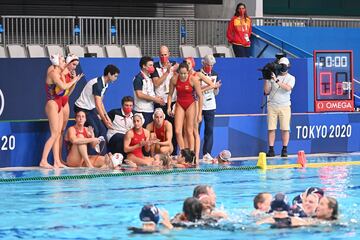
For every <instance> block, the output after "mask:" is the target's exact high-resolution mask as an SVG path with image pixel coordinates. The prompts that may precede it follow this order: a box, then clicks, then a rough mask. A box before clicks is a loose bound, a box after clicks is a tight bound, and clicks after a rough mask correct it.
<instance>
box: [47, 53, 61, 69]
mask: <svg viewBox="0 0 360 240" xmlns="http://www.w3.org/2000/svg"><path fill="white" fill-rule="evenodd" d="M60 56H61V55H60V54H59V53H56V54H53V55H51V56H50V61H51V64H52V65H54V66H59V65H60Z"/></svg>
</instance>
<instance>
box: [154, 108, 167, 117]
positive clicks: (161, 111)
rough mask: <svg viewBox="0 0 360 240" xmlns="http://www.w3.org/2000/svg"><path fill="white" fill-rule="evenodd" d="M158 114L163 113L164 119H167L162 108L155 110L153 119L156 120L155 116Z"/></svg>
mask: <svg viewBox="0 0 360 240" xmlns="http://www.w3.org/2000/svg"><path fill="white" fill-rule="evenodd" d="M157 113H161V114H162V115H163V116H164V117H165V113H164V111H163V110H162V108H155V111H154V114H153V119H155V115H156V114H157Z"/></svg>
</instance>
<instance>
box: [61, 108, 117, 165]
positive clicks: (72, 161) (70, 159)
mask: <svg viewBox="0 0 360 240" xmlns="http://www.w3.org/2000/svg"><path fill="white" fill-rule="evenodd" d="M85 121H86V115H85V113H84V112H83V111H79V112H77V113H76V116H75V125H74V126H71V127H69V129H68V131H67V134H66V136H65V141H66V142H67V143H68V155H67V158H66V163H67V165H68V166H69V167H90V168H93V167H97V168H102V167H108V164H109V162H110V158H111V156H108V155H105V157H104V156H100V155H99V156H89V155H88V144H90V145H91V146H92V147H95V146H96V145H97V144H99V143H100V139H99V138H96V137H95V136H94V132H93V130H92V129H91V128H89V127H85V126H84V124H85Z"/></svg>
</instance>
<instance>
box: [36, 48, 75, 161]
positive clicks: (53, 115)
mask: <svg viewBox="0 0 360 240" xmlns="http://www.w3.org/2000/svg"><path fill="white" fill-rule="evenodd" d="M50 61H51V63H52V65H51V66H50V67H49V68H48V70H47V77H46V83H45V84H46V93H47V102H46V105H45V112H46V115H47V117H48V119H49V125H50V134H51V135H50V138H49V139H48V140H47V141H46V143H45V146H44V150H43V153H42V157H41V161H40V164H39V165H40V167H43V168H53V166H51V165H50V164H49V163H48V161H47V158H48V155H49V153H50V150H51V149H52V150H53V156H54V168H61V167H65V165H64V164H62V163H61V158H60V150H59V148H60V142H59V141H60V134H61V127H62V124H63V111H62V110H63V107H64V105H65V103H64V102H63V98H62V96H59V95H57V94H56V90H57V89H62V90H67V89H70V88H71V87H72V86H73V85H74V84H75V83H76V82H77V81H78V80H79V79H80V78H81V77H82V75H78V76H76V77H75V78H74V79H72V80H71V81H70V82H68V83H66V82H65V80H64V77H63V74H62V72H63V70H64V69H65V66H66V65H65V59H64V57H63V56H61V55H59V54H55V55H53V56H51V57H50Z"/></svg>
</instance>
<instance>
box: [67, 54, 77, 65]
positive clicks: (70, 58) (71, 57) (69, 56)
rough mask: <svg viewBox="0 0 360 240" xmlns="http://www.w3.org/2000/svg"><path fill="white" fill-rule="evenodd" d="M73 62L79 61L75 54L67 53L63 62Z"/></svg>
mask: <svg viewBox="0 0 360 240" xmlns="http://www.w3.org/2000/svg"><path fill="white" fill-rule="evenodd" d="M74 60H77V61H79V57H78V56H76V55H75V54H72V53H69V54H68V55H67V57H66V59H65V62H66V64H69V63H71V62H72V61H74Z"/></svg>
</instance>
